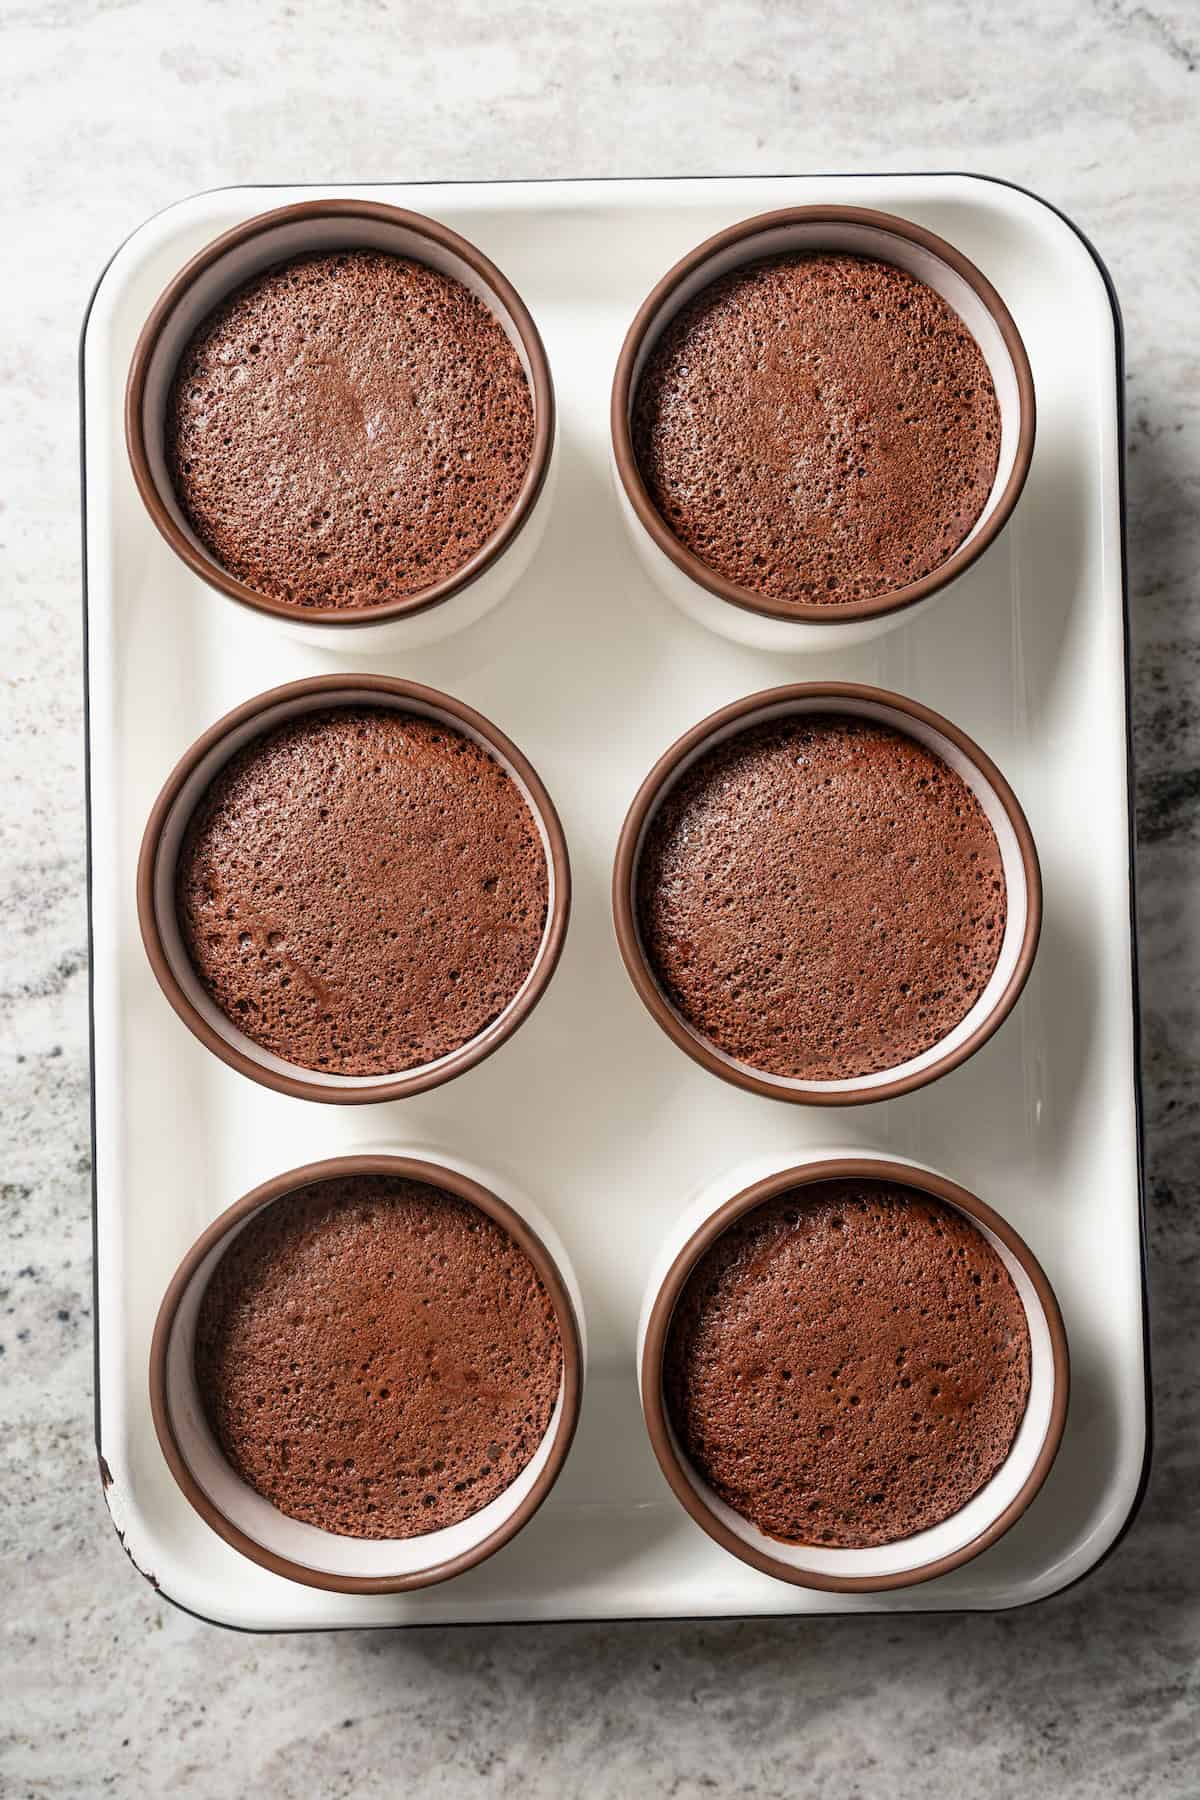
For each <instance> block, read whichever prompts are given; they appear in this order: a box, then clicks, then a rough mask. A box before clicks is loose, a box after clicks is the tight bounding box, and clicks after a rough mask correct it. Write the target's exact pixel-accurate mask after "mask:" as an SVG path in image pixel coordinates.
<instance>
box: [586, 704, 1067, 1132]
mask: <svg viewBox="0 0 1200 1800" xmlns="http://www.w3.org/2000/svg"><path fill="white" fill-rule="evenodd" d="M814 712H815V713H846V714H849V715H851V716H854V717H858V718H864V719H871V720H875V721H877V722H879V723H881V724H884V725H890V726H891V727H892V728H893V729H894V730H896V731H900V732H903V733H904V734H905V735H906V736H908V737H912V738H916V740H917V741H918V743H921V744H924V745H925V746H926V748H927V749H929V750H932V751H934V753H935V754H936V755H938V756H940V757H941V759H942V761H943V762H945V763H947V764H948V765H949V766H950V768H952V769H953V770H954V771H955V773H956V774H957V775H960V776H961V777H962V779H963V781H965V782H966V784H967V786H968V787H969V788H970V789H971V792H972V793H973V794H974V795H975V797H976V799H977V800H978V801H979V804H980V806H981V807H982V808H983V811H984V813H985V814H986V815H987V818H988V821H989V823H990V824H991V827H992V829H993V831H994V832H995V833H996V840H997V843H998V844H999V846H1000V856H1001V861H1002V864H1003V868H1004V881H1005V887H1006V890H1007V902H1008V914H1007V920H1006V923H1005V927H1004V937H1003V939H1002V941H1001V945H1000V954H999V957H998V959H997V962H996V966H995V968H994V969H993V971H992V974H991V978H990V980H989V981H988V984H987V986H986V987H985V988H984V990H983V992H982V993H981V994H980V996H979V998H978V999H977V1000H976V1002H975V1004H974V1006H972V1008H971V1010H970V1011H969V1012H968V1013H967V1014H966V1016H965V1018H963V1019H960V1020H959V1022H958V1024H957V1025H956V1026H955V1027H954V1029H953V1031H951V1032H949V1033H947V1035H946V1036H945V1037H944V1038H941V1039H940V1040H939V1041H938V1042H937V1043H936V1044H931V1045H930V1047H929V1049H928V1050H923V1051H922V1052H921V1054H920V1055H919V1056H915V1057H913V1058H911V1059H910V1060H909V1061H908V1062H905V1063H900V1064H898V1065H897V1066H896V1067H895V1068H891V1069H880V1070H878V1071H876V1073H874V1074H872V1075H859V1076H855V1077H853V1078H845V1079H840V1080H837V1081H808V1080H802V1079H799V1078H797V1077H794V1076H785V1075H772V1074H769V1073H768V1072H767V1071H766V1070H764V1069H756V1068H754V1067H752V1066H751V1064H749V1063H744V1062H738V1061H737V1060H735V1058H733V1057H732V1056H729V1055H728V1054H727V1053H726V1052H725V1051H724V1050H721V1049H720V1048H718V1046H717V1045H716V1044H714V1043H712V1042H711V1041H710V1040H709V1039H708V1038H706V1037H704V1036H702V1035H701V1033H700V1032H699V1031H697V1030H696V1029H695V1028H694V1027H693V1026H691V1025H690V1024H688V1022H687V1021H686V1020H685V1019H684V1018H683V1017H682V1015H681V1014H680V1013H678V1012H677V1011H676V1009H675V1007H674V1006H673V1005H672V1004H671V1002H670V1000H668V998H667V996H666V995H665V994H664V993H663V991H662V989H661V987H660V986H659V984H658V980H657V978H656V976H655V974H654V970H653V968H652V966H651V964H650V961H649V959H648V958H647V956H646V952H645V949H644V947H643V944H642V936H641V931H640V929H639V926H638V909H637V878H638V861H639V858H640V856H641V852H642V845H643V843H644V842H645V838H646V833H647V831H648V830H649V828H650V823H651V820H652V819H653V817H654V814H655V812H656V811H657V809H658V807H659V806H660V805H661V803H662V801H663V800H664V799H665V798H666V796H667V795H668V794H669V793H670V791H671V789H672V788H673V787H674V785H675V783H676V782H677V781H678V780H679V778H680V777H681V776H682V775H683V774H684V773H685V772H686V770H688V769H689V768H691V766H692V764H693V763H694V762H695V761H696V760H697V759H698V758H699V757H701V756H703V755H704V754H705V753H706V752H707V751H709V750H711V749H712V748H713V747H714V745H716V744H719V743H721V742H722V741H723V740H724V739H726V738H729V737H733V736H735V735H737V734H738V733H740V732H743V731H746V730H748V729H749V728H750V727H751V726H754V725H759V724H763V723H764V722H766V721H768V720H770V719H781V718H793V717H795V716H797V715H799V714H803V713H814ZM612 906H613V922H614V925H615V928H616V934H617V943H618V946H619V948H620V951H621V956H622V959H623V961H624V963H625V967H626V969H627V970H628V972H629V977H630V979H631V981H632V982H633V985H634V987H635V988H636V989H637V991H638V994H639V996H640V997H641V999H642V1001H643V1003H644V1005H645V1006H646V1008H647V1010H648V1011H649V1012H650V1014H651V1015H652V1016H653V1018H655V1019H656V1020H657V1022H658V1023H659V1025H661V1026H662V1028H663V1030H664V1031H665V1032H666V1033H667V1035H668V1037H670V1038H672V1039H673V1040H674V1042H675V1043H676V1044H678V1046H679V1048H680V1049H681V1050H684V1051H686V1052H687V1054H688V1055H689V1056H690V1057H692V1058H693V1059H694V1060H695V1061H696V1062H698V1063H699V1064H700V1065H701V1066H702V1067H703V1068H705V1069H708V1070H709V1071H710V1072H711V1073H712V1074H714V1075H719V1076H721V1078H722V1079H723V1080H724V1081H730V1082H732V1083H733V1084H734V1085H735V1086H736V1087H742V1088H748V1089H749V1090H750V1091H751V1092H752V1093H756V1094H764V1095H766V1096H768V1097H769V1098H770V1099H773V1100H791V1101H795V1102H799V1103H801V1104H804V1105H808V1106H855V1105H860V1104H862V1103H863V1102H865V1101H872V1100H891V1099H894V1098H895V1096H896V1095H897V1094H905V1093H908V1092H909V1091H910V1089H912V1088H917V1087H923V1086H925V1084H926V1083H927V1082H930V1081H935V1080H936V1079H937V1078H938V1076H940V1075H945V1074H946V1073H948V1071H949V1070H951V1069H954V1068H957V1067H958V1065H959V1063H962V1062H965V1061H966V1059H967V1057H968V1056H971V1055H973V1054H974V1052H975V1051H976V1050H978V1049H979V1048H980V1046H981V1045H983V1044H985V1043H986V1042H987V1040H988V1039H989V1038H990V1037H991V1036H992V1034H993V1032H995V1031H997V1030H998V1029H999V1027H1000V1025H1001V1024H1002V1023H1003V1022H1004V1020H1005V1019H1006V1018H1007V1017H1008V1015H1009V1013H1010V1012H1011V1011H1012V1008H1013V1007H1014V1006H1015V1005H1016V1002H1017V999H1018V997H1019V995H1020V993H1021V989H1022V988H1023V987H1024V985H1025V982H1026V980H1027V978H1028V975H1029V971H1030V969H1031V968H1032V966H1033V959H1034V956H1035V954H1036V951H1037V944H1038V936H1039V934H1040V931H1041V922H1042V881H1041V872H1040V869H1039V866H1038V857H1037V850H1036V848H1035V846H1034V842H1033V834H1032V832H1031V831H1030V829H1029V823H1028V821H1027V819H1026V817H1025V814H1024V813H1023V812H1022V810H1021V806H1020V803H1019V801H1018V800H1017V797H1016V795H1015V794H1014V793H1013V791H1012V789H1011V788H1010V787H1009V785H1008V783H1007V781H1005V779H1004V777H1003V775H1002V774H1001V773H1000V771H999V769H998V768H997V767H996V765H995V763H993V762H992V760H991V758H990V757H988V756H986V755H985V754H984V752H983V751H982V750H981V749H980V748H979V746H978V744H975V743H973V742H972V740H971V739H970V738H969V737H968V736H967V735H966V733H965V732H962V731H960V730H959V729H958V727H957V726H956V725H952V724H951V723H950V721H949V719H944V718H943V717H942V715H941V714H940V713H936V712H933V711H931V710H930V708H929V707H927V706H921V705H920V704H919V703H918V702H917V701H915V700H909V699H906V698H905V697H904V696H903V695H902V694H893V693H890V692H888V691H887V690H886V689H884V688H872V687H865V686H863V685H862V684H861V683H858V682H848V681H838V682H797V683H796V684H795V685H794V686H790V687H780V688H769V689H767V690H766V691H765V692H764V693H761V694H750V695H748V696H747V698H746V699H744V700H735V701H734V702H733V703H732V705H730V706H725V707H722V708H721V710H720V711H719V712H715V713H712V714H711V715H710V716H709V717H708V718H707V719H702V720H701V721H700V723H699V724H698V725H694V726H693V727H692V729H691V730H690V731H688V732H685V733H684V735H683V736H682V737H681V738H679V739H678V740H677V741H676V742H675V743H674V744H672V745H671V748H670V749H669V750H667V751H665V752H664V753H663V755H662V756H661V757H660V758H659V760H658V762H657V763H655V765H654V767H653V768H652V769H651V771H650V773H649V774H648V775H647V777H646V779H645V781H644V782H643V783H642V785H641V787H640V788H639V789H638V792H637V794H636V795H635V797H634V801H633V804H632V806H631V807H630V809H629V812H628V814H627V816H626V819H625V823H624V825H623V826H622V828H621V836H620V839H619V840H618V843H617V854H616V859H615V861H614V864H613V883H612Z"/></svg>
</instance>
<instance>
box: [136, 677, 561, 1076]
mask: <svg viewBox="0 0 1200 1800" xmlns="http://www.w3.org/2000/svg"><path fill="white" fill-rule="evenodd" d="M336 706H388V707H393V708H395V710H396V711H398V712H410V713H419V714H421V715H422V716H423V717H426V718H432V719H440V720H441V721H442V722H443V723H444V724H446V725H447V726H448V727H449V728H450V729H451V730H453V731H460V732H463V733H464V734H465V735H466V736H467V737H469V738H472V739H474V741H475V742H476V743H477V744H480V745H482V747H483V748H484V749H485V750H486V751H487V752H488V754H489V756H492V757H494V758H495V759H496V761H497V762H498V763H499V764H500V765H501V767H502V768H504V769H506V770H507V772H508V774H509V776H510V777H511V779H512V780H513V782H514V783H515V784H516V786H517V788H518V790H519V791H520V793H521V794H522V796H523V797H524V800H525V803H526V805H527V806H528V807H529V810H530V813H531V814H532V815H533V820H534V823H535V825H536V826H537V829H538V833H539V835H540V837H541V840H542V846H543V849H544V850H545V853H546V873H547V877H548V881H549V898H548V902H547V908H546V925H545V929H544V931H543V933H542V941H541V944H540V946H539V948H538V953H537V956H536V957H535V958H534V961H533V965H532V967H531V968H530V970H529V973H528V975H527V976H526V977H525V980H524V983H523V984H522V986H521V987H520V988H519V989H518V991H517V993H516V994H514V995H513V998H512V999H511V1000H510V1001H509V1003H508V1005H507V1006H506V1007H505V1008H504V1010H503V1012H501V1013H499V1014H498V1015H497V1017H496V1018H494V1019H493V1020H492V1022H491V1024H490V1025H488V1026H487V1027H486V1029H485V1030H483V1031H481V1032H480V1033H479V1034H478V1035H477V1036H476V1037H473V1038H471V1039H469V1040H468V1041H467V1043H465V1044H463V1045H462V1046H461V1048H460V1049H458V1050H455V1051H453V1052H451V1053H450V1054H449V1055H447V1056H442V1057H439V1058H438V1059H437V1061H436V1062H431V1063H422V1064H420V1065H419V1066H418V1067H416V1068H412V1069H404V1070H397V1071H396V1073H394V1074H388V1075H335V1074H331V1073H330V1072H328V1071H327V1070H323V1069H306V1068H304V1067H303V1065H301V1064H299V1063H291V1062H286V1061H285V1060H284V1059H283V1058H282V1057H280V1056H276V1055H275V1054H274V1053H273V1052H272V1051H270V1050H266V1049H264V1048H263V1046H262V1045H261V1044H256V1043H255V1042H254V1040H253V1038H250V1037H247V1035H246V1033H245V1032H244V1031H240V1030H239V1029H238V1027H237V1026H236V1025H235V1024H234V1023H233V1021H232V1020H231V1019H228V1018H226V1016H225V1014H224V1013H223V1012H222V1011H221V1010H220V1008H219V1007H217V1006H216V1005H215V1004H214V1003H213V1001H212V1000H211V999H210V998H209V996H208V994H207V993H206V992H205V990H204V987H203V985H202V983H201V981H200V978H199V976H198V975H197V974H196V971H195V969H194V968H193V966H192V962H191V958H190V957H189V956H188V953H187V949H186V948H185V946H184V942H183V937H182V934H181V932H180V930H179V920H178V915H177V913H176V909H175V870H176V865H177V862H178V858H179V849H180V845H181V844H182V842H183V836H184V833H185V831H186V830H187V824H188V820H189V819H190V818H191V815H192V813H193V812H194V810H195V808H196V806H197V804H198V802H199V801H200V799H201V798H202V796H203V794H204V792H205V790H206V789H207V788H208V786H209V785H210V783H211V782H212V781H213V780H214V778H215V777H216V775H217V773H218V772H219V770H220V769H222V768H223V767H224V765H225V764H226V763H227V762H228V761H229V759H230V757H232V756H233V755H235V753H236V752H237V751H238V750H240V749H241V748H242V746H243V745H244V744H248V743H249V742H250V741H251V740H252V739H254V738H257V737H262V736H264V735H265V734H266V733H267V732H270V731H273V730H275V729H276V728H277V727H278V726H280V725H283V724H284V723H285V722H286V721H287V720H289V719H295V718H300V717H302V716H303V715H304V714H305V713H310V712H324V711H326V710H327V709H328V708H329V707H336ZM137 907H138V923H139V925H140V927H141V932H142V942H143V944H144V945H145V947H146V954H147V956H148V957H149V959H150V966H151V968H152V969H153V971H154V974H155V977H156V979H157V981H158V984H159V986H160V987H161V988H162V990H163V993H164V994H165V995H166V997H167V999H168V1000H169V1001H170V1003H171V1005H172V1006H173V1007H174V1008H175V1011H176V1012H177V1013H178V1014H179V1017H180V1018H181V1019H182V1020H183V1022H184V1024H185V1025H186V1026H187V1027H188V1029H189V1030H190V1031H192V1032H194V1033H195V1035H196V1036H197V1037H198V1038H199V1039H200V1041H201V1043H203V1044H205V1045H207V1047H208V1048H209V1049H210V1050H211V1051H212V1052H213V1054H214V1055H216V1056H219V1057H220V1058H221V1060H222V1061H223V1062H226V1063H228V1064H229V1066H230V1068H233V1069H237V1070H238V1071H239V1072H240V1073H241V1074H243V1075H248V1076H249V1077H250V1078H251V1080H253V1081H257V1082H260V1083H261V1084H262V1085H263V1086H264V1087H270V1088H274V1089H275V1090H276V1091H277V1092H279V1093H283V1094H291V1095H293V1096H294V1097H295V1098H297V1099H300V1100H323V1101H329V1102H332V1103H335V1104H337V1103H340V1104H343V1105H355V1104H361V1103H364V1102H374V1101H381V1100H400V1099H405V1098H407V1097H408V1096H409V1095H412V1094H419V1093H422V1092H424V1090H425V1089H426V1088H431V1087H437V1086H440V1084H441V1083H442V1082H444V1081H449V1080H451V1079H452V1078H453V1077H454V1076H455V1075H461V1074H462V1073H463V1072H464V1071H465V1070H467V1069H470V1068H474V1066H475V1064H476V1063H479V1062H482V1061H483V1059H484V1057H486V1056H490V1055H491V1054H492V1052H493V1051H494V1050H497V1049H499V1047H500V1045H501V1044H502V1043H504V1041H505V1039H506V1038H509V1037H511V1036H512V1034H513V1032H514V1031H516V1030H517V1028H518V1026H519V1025H521V1024H522V1023H523V1022H524V1020H525V1019H526V1018H528V1016H529V1014H530V1013H531V1012H532V1011H533V1009H534V1007H535V1006H536V1005H537V1003H538V1001H539V1000H540V999H541V997H542V995H543V994H544V992H545V991H546V988H547V986H548V985H549V982H550V978H551V976H552V975H553V974H554V970H555V968H556V967H557V964H558V959H559V956H560V955H561V953H562V947H563V941H564V939H565V937H566V932H567V921H568V919H569V917H570V911H571V867H570V861H569V859H568V855H567V841H566V838H565V836H564V835H563V828H562V825H561V823H560V821H559V817H558V814H557V812H556V811H555V809H554V803H553V801H552V800H551V798H550V796H549V794H548V793H547V792H546V789H545V788H544V787H543V785H542V782H541V780H540V778H539V776H538V774H537V772H536V770H535V769H534V767H533V765H532V763H530V762H529V761H528V759H527V758H526V757H525V756H524V755H522V753H521V751H520V750H518V748H517V746H516V745H515V744H514V743H513V742H512V741H511V739H509V738H507V737H505V736H504V734H503V732H501V731H500V730H499V729H498V728H497V727H496V726H495V725H493V724H492V723H491V721H490V720H488V719H485V718H484V717H483V715H482V714H481V713H477V712H476V711H475V710H474V708H473V707H470V706H467V705H465V704H464V703H463V702H462V701H461V700H455V699H452V698H451V696H450V695H449V694H443V693H440V692H439V691H438V690H437V689H436V688H428V687H422V686H419V685H418V684H417V683H416V682H413V681H399V680H396V679H394V678H393V677H391V676H387V675H315V676H312V677H310V679H309V680H307V681H293V682H290V683H288V684H287V685H286V686H284V687H278V688H273V689H271V691H270V692H269V693H265V694H258V695H256V697H255V698H254V699H253V700H247V701H246V702H245V704H244V705H242V706H238V707H235V708H234V710H233V711H232V712H231V713H227V714H226V715H225V717H224V718H223V719H219V720H218V721H217V723H216V724H215V725H213V726H212V727H211V728H210V729H209V730H208V731H206V732H205V734H204V736H203V737H201V738H198V739H197V741H196V742H195V743H194V744H193V745H192V747H191V749H190V750H188V751H187V753H186V755H184V756H183V757H182V759H181V760H180V761H179V763H177V764H176V766H175V768H174V769H173V770H172V772H171V774H170V775H169V776H168V778H167V780H166V783H165V784H164V786H163V789H162V792H161V793H160V794H159V796H158V799H157V800H156V801H155V803H154V806H153V809H152V810H151V813H150V817H149V819H148V820H147V823H146V830H145V833H144V835H143V838H142V848H141V854H140V856H139V858H138V871H137Z"/></svg>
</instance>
